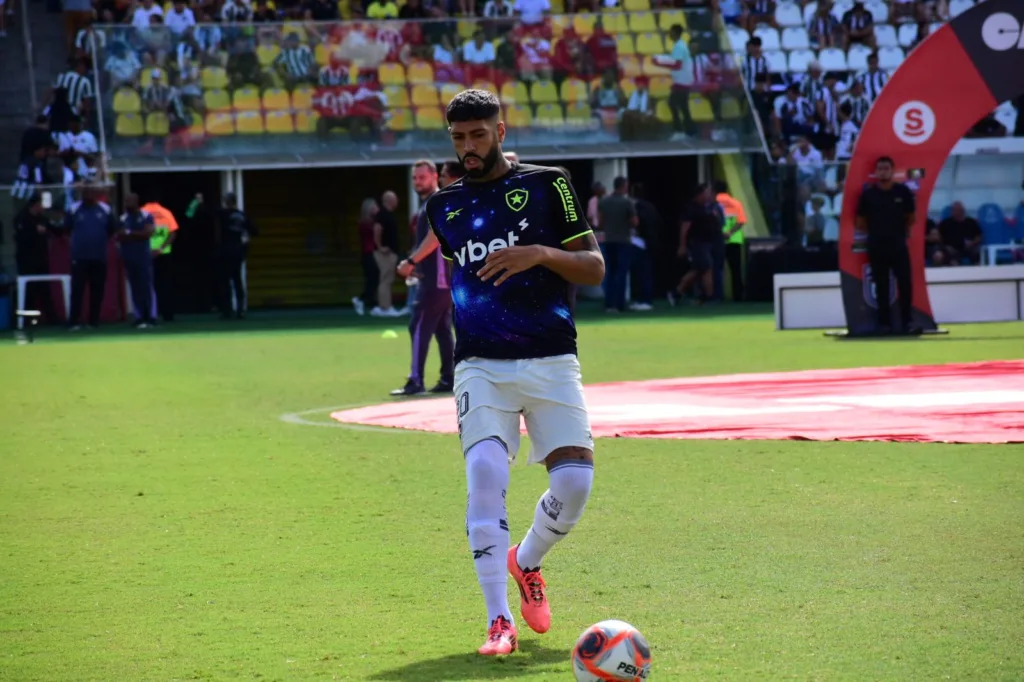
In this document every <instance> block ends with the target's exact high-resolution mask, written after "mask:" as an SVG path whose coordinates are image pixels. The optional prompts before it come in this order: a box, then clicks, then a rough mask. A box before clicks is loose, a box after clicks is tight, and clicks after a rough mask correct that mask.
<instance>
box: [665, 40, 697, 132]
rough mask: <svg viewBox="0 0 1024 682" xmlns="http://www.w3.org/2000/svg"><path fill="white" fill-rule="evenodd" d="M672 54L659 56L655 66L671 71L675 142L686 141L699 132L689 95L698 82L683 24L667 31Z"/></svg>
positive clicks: (669, 100) (670, 103) (670, 96)
mask: <svg viewBox="0 0 1024 682" xmlns="http://www.w3.org/2000/svg"><path fill="white" fill-rule="evenodd" d="M668 37H669V42H670V43H671V44H672V53H671V54H669V55H657V56H655V57H654V63H655V64H657V65H658V66H662V67H665V68H667V69H670V70H671V76H672V90H671V92H670V93H669V96H668V106H669V109H670V110H671V112H672V127H673V129H674V130H675V132H674V133H673V135H672V138H671V139H672V140H673V141H679V140H685V139H687V138H689V137H690V136H692V135H694V134H695V133H696V131H697V129H696V126H695V125H694V123H693V115H692V113H691V112H690V92H691V91H692V90H693V87H694V82H695V74H694V65H693V57H692V56H691V54H690V47H689V45H687V43H686V40H685V38H684V36H683V27H682V25H681V24H673V25H672V26H671V28H669V30H668Z"/></svg>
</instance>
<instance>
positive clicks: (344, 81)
mask: <svg viewBox="0 0 1024 682" xmlns="http://www.w3.org/2000/svg"><path fill="white" fill-rule="evenodd" d="M348 84H349V75H348V69H346V68H345V67H344V66H339V67H338V68H333V67H331V66H330V65H328V66H324V67H322V68H321V69H320V85H322V86H324V87H331V86H337V85H348Z"/></svg>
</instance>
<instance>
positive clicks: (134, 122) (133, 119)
mask: <svg viewBox="0 0 1024 682" xmlns="http://www.w3.org/2000/svg"><path fill="white" fill-rule="evenodd" d="M145 130H146V128H145V126H144V125H143V122H142V116H141V115H140V114H136V113H125V114H118V116H117V122H116V123H114V133H115V134H116V135H117V136H118V137H139V136H140V135H142V134H143V133H144V132H145Z"/></svg>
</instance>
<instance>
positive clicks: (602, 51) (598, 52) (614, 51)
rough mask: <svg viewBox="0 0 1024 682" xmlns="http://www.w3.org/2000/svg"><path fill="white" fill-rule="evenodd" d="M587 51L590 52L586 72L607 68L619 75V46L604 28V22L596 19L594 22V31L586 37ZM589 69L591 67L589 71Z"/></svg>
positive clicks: (596, 71)
mask: <svg viewBox="0 0 1024 682" xmlns="http://www.w3.org/2000/svg"><path fill="white" fill-rule="evenodd" d="M587 51H588V52H589V53H590V59H589V60H588V62H589V68H588V73H595V74H596V73H605V72H607V71H608V70H609V69H613V70H614V71H615V77H616V79H618V77H619V47H618V43H617V42H616V40H615V36H613V35H611V34H610V33H608V32H607V31H605V30H604V22H602V21H601V20H600V19H598V20H597V21H596V22H595V23H594V32H593V33H592V34H591V36H590V37H589V38H588V39H587ZM591 69H593V70H592V71H591Z"/></svg>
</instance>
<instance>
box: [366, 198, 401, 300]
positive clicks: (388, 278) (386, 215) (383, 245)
mask: <svg viewBox="0 0 1024 682" xmlns="http://www.w3.org/2000/svg"><path fill="white" fill-rule="evenodd" d="M380 203H381V205H382V208H381V210H380V211H378V212H377V215H376V219H375V221H374V224H373V246H374V251H373V258H374V261H375V262H376V264H377V270H378V272H379V273H380V275H379V279H378V280H377V306H376V307H375V308H373V310H371V311H370V314H371V315H373V316H375V317H397V316H398V311H397V310H395V308H394V306H393V305H392V300H391V288H392V286H393V285H394V283H395V268H396V266H397V265H398V221H397V220H396V219H395V209H396V208H398V195H397V194H395V193H394V192H392V191H390V190H389V191H387V192H384V194H383V195H382V196H381V201H380Z"/></svg>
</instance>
